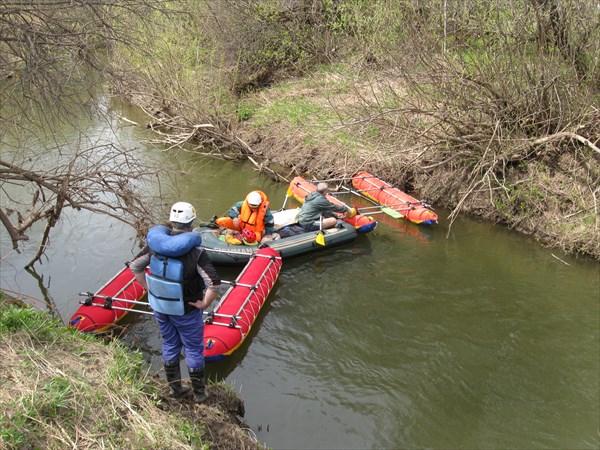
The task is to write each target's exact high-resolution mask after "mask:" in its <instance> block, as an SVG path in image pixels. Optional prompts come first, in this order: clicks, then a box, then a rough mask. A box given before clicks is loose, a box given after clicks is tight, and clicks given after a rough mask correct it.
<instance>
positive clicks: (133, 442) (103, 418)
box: [0, 292, 261, 449]
mask: <svg viewBox="0 0 600 450" xmlns="http://www.w3.org/2000/svg"><path fill="white" fill-rule="evenodd" d="M209 387H210V390H211V394H213V398H212V400H211V401H210V402H209V403H208V404H207V405H195V404H194V403H193V402H191V401H190V402H186V401H173V400H170V399H169V398H168V397H166V392H167V390H166V386H165V383H164V382H163V381H161V380H159V379H158V378H157V377H156V376H155V375H154V374H153V373H151V372H149V371H147V370H146V369H145V368H144V362H143V359H142V356H141V354H139V353H135V352H132V351H131V350H129V349H127V348H125V347H123V346H122V345H121V344H119V343H118V342H117V341H112V342H108V343H106V342H103V341H100V340H99V339H97V338H95V337H94V336H91V335H87V334H82V333H78V332H76V331H74V330H70V329H67V328H65V327H63V326H62V325H61V324H60V323H59V322H57V321H56V320H54V319H52V318H50V317H49V316H48V315H47V314H45V313H43V312H39V311H36V310H34V309H32V308H29V307H22V306H17V305H14V304H12V303H9V302H8V301H7V300H6V299H4V298H3V294H2V292H0V411H2V414H1V415H0V447H1V448H55V449H58V448H78V449H86V448H112V449H117V448H118V449H139V448H148V449H154V448H169V449H198V448H204V449H209V448H211V449H212V448H219V449H230V448H238V449H244V448H245V449H250V448H261V446H260V445H259V444H258V443H257V442H256V441H255V440H254V439H252V438H251V437H250V435H249V434H248V432H247V431H246V430H245V429H244V428H243V427H242V426H241V424H240V422H239V420H238V418H237V416H236V412H237V413H239V410H240V409H242V410H243V408H242V407H241V405H240V402H239V400H238V399H237V398H236V395H235V393H234V392H232V391H231V389H228V388H227V387H226V386H225V385H212V386H209Z"/></svg>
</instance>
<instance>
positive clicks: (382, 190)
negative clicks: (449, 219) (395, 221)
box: [352, 172, 438, 225]
mask: <svg viewBox="0 0 600 450" xmlns="http://www.w3.org/2000/svg"><path fill="white" fill-rule="evenodd" d="M352 185H353V186H354V187H355V188H356V189H357V190H358V191H359V192H360V193H361V194H362V195H364V196H366V197H368V198H370V199H371V200H373V201H374V202H375V203H378V204H380V205H381V206H382V207H387V208H390V209H393V210H394V211H396V212H398V213H399V214H400V215H401V216H402V217H404V218H406V219H408V220H410V221H411V222H413V223H416V224H421V225H431V224H434V223H437V220H438V215H437V214H436V213H435V212H433V211H432V210H431V209H430V206H429V205H428V204H426V203H424V202H422V201H420V200H417V199H416V198H414V197H411V196H410V195H408V194H406V193H405V192H402V191H401V190H400V189H397V188H395V187H393V186H392V185H391V184H389V183H386V182H385V181H382V180H380V179H379V178H377V177H375V176H373V175H371V174H370V173H369V172H359V173H357V174H356V175H354V177H353V178H352Z"/></svg>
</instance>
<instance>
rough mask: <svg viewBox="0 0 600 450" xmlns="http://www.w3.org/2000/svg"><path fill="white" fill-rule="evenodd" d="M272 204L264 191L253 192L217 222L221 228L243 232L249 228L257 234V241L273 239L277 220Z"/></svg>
mask: <svg viewBox="0 0 600 450" xmlns="http://www.w3.org/2000/svg"><path fill="white" fill-rule="evenodd" d="M270 206H271V204H270V203H269V199H268V198H267V196H266V194H265V193H264V192H262V191H252V192H250V193H249V194H248V195H247V196H246V198H245V199H244V200H242V201H239V202H237V203H236V204H235V205H233V206H232V207H231V208H230V209H229V211H227V215H226V216H224V217H219V218H218V219H217V220H216V223H217V225H219V226H220V227H225V228H229V229H231V230H236V231H242V230H244V228H249V229H250V230H252V231H254V233H255V234H256V241H257V242H260V241H261V240H262V239H263V238H271V237H272V236H271V235H272V234H273V233H274V232H275V219H274V218H273V214H272V213H271V209H270Z"/></svg>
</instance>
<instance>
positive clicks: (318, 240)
mask: <svg viewBox="0 0 600 450" xmlns="http://www.w3.org/2000/svg"><path fill="white" fill-rule="evenodd" d="M315 242H316V243H317V244H319V245H325V235H324V234H323V215H321V216H320V217H319V232H318V233H317V237H316V238H315Z"/></svg>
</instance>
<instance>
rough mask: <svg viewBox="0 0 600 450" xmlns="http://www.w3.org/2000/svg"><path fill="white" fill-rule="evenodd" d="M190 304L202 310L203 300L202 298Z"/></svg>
mask: <svg viewBox="0 0 600 450" xmlns="http://www.w3.org/2000/svg"><path fill="white" fill-rule="evenodd" d="M188 303H189V304H190V305H192V306H193V307H194V308H198V309H202V299H201V298H199V299H198V300H196V301H195V302H188Z"/></svg>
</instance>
